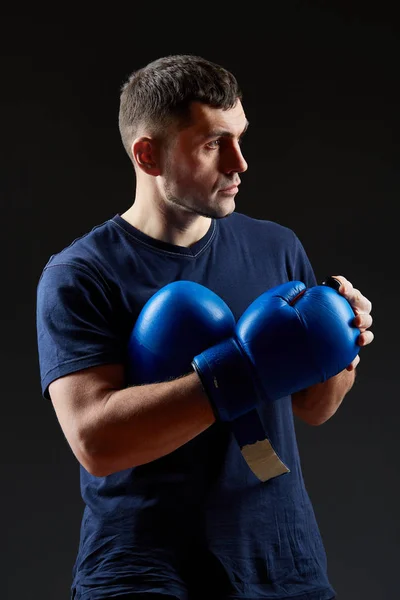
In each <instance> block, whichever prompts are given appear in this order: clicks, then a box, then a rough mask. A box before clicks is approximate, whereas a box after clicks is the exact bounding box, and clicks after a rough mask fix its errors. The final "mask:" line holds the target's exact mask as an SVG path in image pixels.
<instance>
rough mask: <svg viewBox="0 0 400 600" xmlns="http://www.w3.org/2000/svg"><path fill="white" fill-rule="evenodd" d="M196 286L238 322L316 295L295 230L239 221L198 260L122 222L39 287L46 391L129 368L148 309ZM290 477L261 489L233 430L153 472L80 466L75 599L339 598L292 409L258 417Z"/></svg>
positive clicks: (223, 428) (216, 234) (212, 235)
mask: <svg viewBox="0 0 400 600" xmlns="http://www.w3.org/2000/svg"><path fill="white" fill-rule="evenodd" d="M177 280H190V281H194V282H197V283H200V284H202V285H203V286H206V287H207V288H209V289H210V290H212V291H213V292H215V293H216V294H218V295H219V296H220V297H221V298H222V299H223V300H224V301H225V302H226V304H227V305H228V306H229V308H230V309H231V310H232V312H233V315H234V317H235V318H236V319H238V318H239V317H240V316H241V315H242V313H243V312H244V311H245V310H246V308H247V307H248V306H249V304H250V303H251V302H252V301H253V300H255V299H256V298H257V297H258V296H259V295H261V294H262V293H263V292H265V291H266V290H267V289H269V288H271V287H273V286H275V285H278V284H281V283H284V282H286V281H291V280H300V281H303V282H304V283H305V284H306V285H307V286H308V287H311V286H313V285H315V284H316V280H315V276H314V273H313V270H312V267H311V265H310V262H309V260H308V257H307V255H306V253H305V250H304V248H303V246H302V244H301V242H300V241H299V239H298V238H297V236H296V235H295V234H294V233H293V231H291V230H290V229H289V228H287V227H284V226H282V225H279V224H277V223H273V222H271V221H265V220H259V219H255V218H251V217H249V216H246V215H243V214H240V213H238V212H234V213H232V214H231V215H230V216H229V217H226V218H224V219H220V220H211V225H210V228H209V230H208V232H207V233H206V235H205V236H204V237H203V238H202V239H200V240H199V241H198V242H197V243H195V244H194V245H192V246H191V247H189V248H186V247H182V246H175V245H172V244H169V243H166V242H163V241H160V240H156V239H153V238H151V237H149V236H148V235H146V234H144V233H143V232H141V231H139V230H138V229H136V228H135V227H133V226H131V225H130V224H129V223H127V222H126V221H125V220H124V219H123V218H122V217H121V216H120V215H119V214H117V215H115V216H114V217H113V218H110V219H109V220H107V221H106V222H104V223H102V224H100V225H98V226H96V227H94V228H93V229H92V230H91V231H90V232H88V233H87V234H85V235H83V236H82V237H80V238H78V239H76V240H74V241H73V242H72V243H71V244H70V245H69V246H68V247H66V248H64V249H63V250H62V251H60V252H58V253H57V254H55V255H53V256H51V257H50V259H49V261H48V263H47V264H46V265H45V267H44V269H43V272H42V274H41V277H40V280H39V282H38V295H37V335H38V349H39V362H40V374H41V385H42V392H43V396H44V397H45V398H49V394H48V386H49V384H50V383H51V382H52V381H54V380H55V379H57V378H59V377H62V376H64V375H66V374H68V373H73V372H76V371H79V370H81V369H85V368H88V367H93V366H97V365H102V364H106V363H122V364H125V365H126V364H127V362H126V361H127V345H128V340H129V337H130V333H131V331H132V328H133V326H134V324H135V321H136V319H137V317H138V315H139V313H140V311H141V309H142V307H143V306H144V304H145V303H146V302H147V300H148V299H149V298H150V297H151V296H152V295H153V294H155V292H157V291H158V290H159V289H160V288H161V287H163V286H165V285H166V284H168V283H170V282H173V281H177ZM260 416H261V419H262V422H263V425H264V427H265V431H266V432H267V436H268V439H269V440H270V442H271V444H272V447H273V448H274V450H275V452H276V453H277V455H278V456H279V457H280V458H281V460H282V461H283V462H284V464H285V465H286V466H287V467H288V469H289V472H287V473H285V474H283V475H279V476H277V477H273V478H271V479H269V480H268V481H266V482H261V481H259V480H258V479H257V478H256V476H255V475H254V474H253V473H252V472H251V470H250V469H249V467H248V465H247V463H246V462H245V460H244V458H243V456H242V454H241V452H240V448H239V446H238V444H237V443H235V439H234V436H233V434H232V431H231V429H230V426H229V424H228V423H221V422H216V423H214V424H213V425H212V426H211V427H209V428H208V429H207V430H206V431H204V432H203V433H202V434H200V435H198V436H197V437H196V438H194V439H193V440H192V441H190V442H189V443H187V444H185V445H184V446H182V447H180V448H178V449H177V450H175V451H174V452H171V453H170V454H168V455H166V456H164V457H162V458H159V459H157V460H154V461H152V462H151V463H148V464H145V465H141V466H138V467H134V468H131V469H126V470H123V471H120V472H117V473H113V474H111V475H108V476H105V477H96V476H93V475H91V474H90V473H88V472H87V471H86V470H85V468H84V467H82V466H81V465H80V484H81V494H82V498H83V501H84V503H85V508H84V512H83V516H82V523H81V531H80V543H79V549H78V552H77V557H76V562H75V565H74V568H73V581H72V597H73V598H75V599H76V600H100V599H105V598H109V597H111V596H120V595H122V594H124V593H125V594H128V593H134V592H137V593H139V592H154V593H156V592H159V593H164V594H170V595H172V596H176V598H179V599H180V600H192V599H194V598H202V599H204V598H216V599H217V598H218V600H225V599H228V598H229V599H230V600H234V599H236V600H239V599H245V598H246V599H249V600H251V599H256V598H257V599H258V598H268V599H271V600H272V599H274V600H279V599H283V598H291V599H292V600H327V599H329V598H332V596H333V595H334V590H333V588H332V587H331V585H330V583H329V581H328V577H327V564H326V555H325V551H324V548H323V544H322V540H321V536H320V533H319V530H318V525H317V523H316V519H315V515H314V512H313V508H312V505H311V502H310V499H309V496H308V493H307V490H306V488H305V485H304V481H303V477H302V472H301V466H300V459H299V453H298V448H297V443H296V436H295V429H294V421H293V411H292V405H291V398H290V397H287V398H283V399H281V400H279V401H277V402H274V403H265V404H263V405H262V406H261V407H260Z"/></svg>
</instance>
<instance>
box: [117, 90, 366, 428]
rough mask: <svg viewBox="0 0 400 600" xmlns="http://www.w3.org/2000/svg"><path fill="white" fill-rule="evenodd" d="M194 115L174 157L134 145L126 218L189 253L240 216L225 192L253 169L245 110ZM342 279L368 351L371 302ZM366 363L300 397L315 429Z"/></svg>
mask: <svg viewBox="0 0 400 600" xmlns="http://www.w3.org/2000/svg"><path fill="white" fill-rule="evenodd" d="M191 114H192V124H191V126H190V127H188V128H186V129H184V130H183V131H180V132H177V133H175V137H174V142H173V143H172V144H171V145H170V146H169V147H168V149H167V150H164V151H163V149H162V148H160V147H159V146H158V144H157V142H156V140H154V139H152V138H151V137H150V136H146V135H143V136H141V137H139V138H137V139H136V140H134V142H133V144H132V159H133V163H134V165H135V171H136V177H137V192H136V197H135V202H134V204H133V205H132V207H131V208H130V209H129V210H128V211H127V212H126V213H125V214H124V215H122V216H123V218H125V219H126V220H127V221H128V222H130V223H131V224H132V225H133V226H135V227H137V228H138V229H140V230H142V231H144V232H145V233H147V234H148V235H150V236H151V237H154V238H158V239H161V240H164V241H167V242H170V243H172V244H176V245H181V246H186V247H188V246H190V245H191V244H193V243H195V242H197V241H198V240H199V239H200V238H201V237H202V236H204V235H205V233H206V232H207V230H208V228H209V226H210V223H211V218H224V217H226V216H228V215H230V214H231V213H232V212H233V211H234V210H235V196H236V194H237V191H236V192H235V191H234V193H232V192H230V193H226V192H222V191H221V188H226V187H227V186H230V185H232V184H236V183H237V184H239V183H240V175H241V173H244V172H245V171H246V170H247V163H246V161H245V159H244V157H243V154H242V151H241V147H240V142H241V139H242V137H243V135H244V133H245V131H246V129H247V127H248V121H247V118H246V115H245V112H244V109H243V105H242V103H241V102H240V101H239V100H238V101H237V103H236V105H235V106H234V107H233V108H232V109H230V110H226V111H224V110H221V109H216V108H212V107H210V106H206V105H203V104H201V103H193V104H192V107H191ZM222 132H224V134H223V135H221V133H222ZM218 133H219V135H218ZM335 277H336V279H337V280H338V281H339V282H340V284H341V285H340V289H339V293H341V294H342V295H343V296H344V297H345V298H346V299H347V300H348V301H349V302H350V304H351V306H352V308H353V310H354V312H355V315H356V316H355V319H354V325H355V326H356V327H359V328H360V336H359V338H358V344H359V345H360V346H367V345H368V344H370V343H371V342H372V340H373V339H374V335H373V333H372V332H371V331H369V328H370V327H371V325H372V317H371V308H372V306H371V302H370V301H369V300H368V298H366V297H365V296H364V295H363V294H362V293H361V292H360V291H359V290H358V289H355V288H354V287H353V284H352V283H351V282H350V281H349V280H347V279H346V278H345V277H344V276H342V275H337V276H335ZM359 362H360V356H359V355H358V356H357V357H356V358H355V359H354V361H353V362H352V363H351V364H350V365H349V366H348V367H347V369H346V370H345V371H344V372H342V373H339V375H337V376H335V377H333V378H332V379H330V380H329V381H328V382H325V383H323V384H318V385H316V386H312V387H310V388H308V389H307V390H303V391H302V392H298V393H296V394H293V410H294V412H295V414H296V415H297V416H298V417H300V418H302V419H303V420H304V421H306V422H307V423H309V424H315V425H320V424H322V423H324V422H325V421H326V420H328V419H329V418H330V417H331V416H333V414H334V413H335V412H336V410H337V409H338V407H339V406H340V404H341V402H342V401H343V399H344V397H345V395H346V394H347V393H348V391H349V390H350V389H351V387H352V386H353V384H354V381H355V375H356V373H355V370H356V367H357V365H358V364H359Z"/></svg>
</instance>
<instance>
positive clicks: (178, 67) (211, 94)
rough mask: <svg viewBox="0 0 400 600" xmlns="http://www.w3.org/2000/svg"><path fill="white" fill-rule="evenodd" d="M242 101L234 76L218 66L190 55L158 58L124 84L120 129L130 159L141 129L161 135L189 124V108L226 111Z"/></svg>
mask: <svg viewBox="0 0 400 600" xmlns="http://www.w3.org/2000/svg"><path fill="white" fill-rule="evenodd" d="M238 99H239V100H241V99H242V92H241V90H240V89H239V85H238V82H237V80H236V78H235V76H234V75H233V74H232V73H231V72H230V71H228V70H227V69H225V68H223V67H221V66H220V65H218V64H216V63H213V62H210V61H209V60H206V59H204V58H202V57H200V56H195V55H191V54H178V55H170V56H165V57H162V58H159V59H157V60H155V61H153V62H151V63H149V64H148V65H147V66H145V67H142V68H140V69H138V70H136V71H134V72H133V73H132V74H131V75H130V76H129V78H128V80H127V81H126V83H124V84H123V86H122V88H121V96H120V108H119V130H120V133H121V138H122V143H123V145H124V147H125V150H126V151H127V153H128V155H129V157H130V159H131V160H132V156H131V145H132V142H133V140H134V139H135V137H136V135H137V133H138V131H139V129H140V126H142V125H145V126H146V127H147V128H148V129H149V130H150V132H151V133H152V134H153V135H156V136H162V134H163V133H165V132H166V130H167V129H168V127H169V126H170V125H171V124H177V125H178V126H181V127H185V126H187V125H189V121H188V120H189V116H190V105H191V103H192V102H203V103H205V104H208V105H210V106H213V107H215V108H222V109H224V110H227V109H229V108H232V107H233V106H234V105H235V104H236V102H237V100H238Z"/></svg>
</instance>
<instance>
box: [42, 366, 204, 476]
mask: <svg viewBox="0 0 400 600" xmlns="http://www.w3.org/2000/svg"><path fill="white" fill-rule="evenodd" d="M122 382H123V368H122V366H120V365H105V366H101V367H93V368H90V369H85V370H83V371H80V372H78V373H74V374H71V375H67V376H65V377H61V378H59V379H57V380H56V381H54V382H53V383H52V384H50V386H49V393H50V397H51V400H52V402H53V406H54V409H55V412H56V414H57V418H58V420H59V423H60V425H61V428H62V430H63V432H64V435H65V437H66V439H67V441H68V443H69V445H70V447H71V449H72V451H73V453H74V454H75V456H76V458H77V459H78V461H79V462H80V463H81V464H82V466H83V467H85V469H86V470H87V471H89V472H90V473H91V474H93V475H96V476H98V477H102V476H105V475H109V474H110V473H114V472H117V471H120V470H123V469H127V468H130V467H134V466H138V465H141V464H144V463H147V462H150V461H152V460H155V459H157V458H159V457H161V456H164V455H165V454H168V453H170V452H172V451H173V450H175V449H176V448H178V447H180V446H182V445H183V444H185V443H186V442H188V441H190V440H191V439H193V438H194V437H196V436H197V435H199V434H200V433H201V432H203V431H204V430H205V429H207V428H208V427H209V426H210V425H212V423H214V421H215V417H214V413H213V410H212V408H211V405H210V403H209V400H208V398H207V396H206V395H205V393H204V391H203V389H202V386H201V383H200V380H199V378H198V376H197V374H196V373H192V374H189V375H186V376H184V377H182V378H180V379H175V380H173V381H168V382H163V383H153V384H149V385H143V386H135V387H128V388H124V389H122Z"/></svg>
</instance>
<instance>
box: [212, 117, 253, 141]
mask: <svg viewBox="0 0 400 600" xmlns="http://www.w3.org/2000/svg"><path fill="white" fill-rule="evenodd" d="M249 125H250V123H249V121H247V120H246V125H245V127H244V129H243V131H242V133H241V134H240V135H239V139H240V138H241V137H243V136H244V134H245V133H246V131H247V129H248V127H249ZM205 137H206V138H211V137H228V138H235V137H236V136H235V135H234V134H233V133H232V132H231V131H227V130H224V129H214V130H212V131H209V132H207V134H206V136H205Z"/></svg>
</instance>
